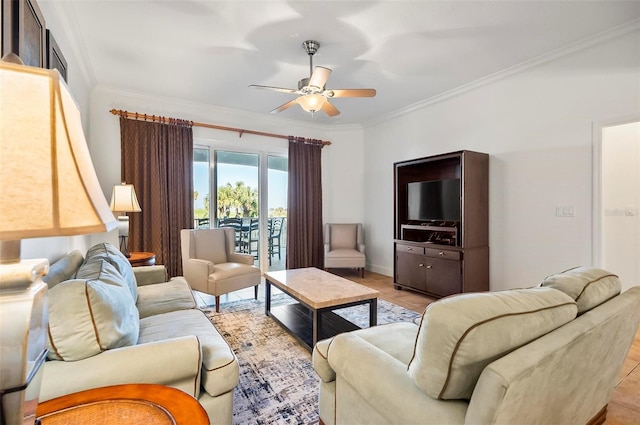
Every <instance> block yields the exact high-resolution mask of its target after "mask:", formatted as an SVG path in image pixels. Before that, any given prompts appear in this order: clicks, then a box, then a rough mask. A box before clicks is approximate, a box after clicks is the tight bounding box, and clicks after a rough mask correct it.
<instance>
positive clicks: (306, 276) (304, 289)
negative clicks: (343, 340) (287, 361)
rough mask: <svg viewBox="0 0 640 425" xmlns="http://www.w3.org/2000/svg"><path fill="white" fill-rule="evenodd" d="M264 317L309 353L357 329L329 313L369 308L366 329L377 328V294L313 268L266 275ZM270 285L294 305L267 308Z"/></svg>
mask: <svg viewBox="0 0 640 425" xmlns="http://www.w3.org/2000/svg"><path fill="white" fill-rule="evenodd" d="M264 277H265V283H266V284H265V292H266V293H265V313H266V315H267V316H271V317H272V318H273V319H274V320H275V321H276V322H278V323H280V325H282V327H284V328H285V329H287V330H288V331H289V332H290V333H291V334H293V336H295V337H296V338H297V339H298V340H299V341H300V342H301V343H302V344H303V345H304V346H305V347H306V348H307V349H309V350H311V349H312V348H313V347H314V346H315V345H316V342H318V341H319V340H321V339H325V338H330V337H332V336H335V335H337V334H339V333H341V332H349V331H353V330H356V329H360V328H359V327H358V326H356V325H354V324H353V323H351V322H349V321H348V320H346V319H344V318H343V317H341V316H339V315H337V314H335V313H334V312H333V311H332V310H338V309H341V308H347V307H353V306H356V305H361V304H369V326H375V325H376V324H377V321H378V319H377V309H378V295H379V292H378V291H376V290H373V289H370V288H367V287H366V286H363V285H359V284H357V283H354V282H351V281H349V280H347V279H343V278H341V277H340V276H336V275H334V274H331V273H328V272H325V271H324V270H320V269H317V268H315V267H309V268H303V269H293V270H282V271H277V272H267V273H265V274H264ZM271 285H274V286H276V287H277V288H279V289H280V290H281V291H282V292H284V293H285V294H287V295H289V296H290V297H292V298H293V299H295V300H296V301H298V302H297V303H294V304H287V305H282V306H278V307H273V308H271Z"/></svg>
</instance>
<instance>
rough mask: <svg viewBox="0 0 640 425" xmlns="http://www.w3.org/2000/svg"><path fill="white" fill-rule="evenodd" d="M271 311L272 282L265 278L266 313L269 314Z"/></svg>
mask: <svg viewBox="0 0 640 425" xmlns="http://www.w3.org/2000/svg"><path fill="white" fill-rule="evenodd" d="M270 311H271V282H269V279H265V280H264V314H265V315H267V316H268V315H269V312H270Z"/></svg>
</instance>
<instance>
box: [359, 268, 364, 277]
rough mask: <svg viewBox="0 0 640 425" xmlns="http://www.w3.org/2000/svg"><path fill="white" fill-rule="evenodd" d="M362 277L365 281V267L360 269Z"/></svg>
mask: <svg viewBox="0 0 640 425" xmlns="http://www.w3.org/2000/svg"><path fill="white" fill-rule="evenodd" d="M360 277H361V278H363V279H364V267H362V268H361V269H360Z"/></svg>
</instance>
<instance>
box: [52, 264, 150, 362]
mask: <svg viewBox="0 0 640 425" xmlns="http://www.w3.org/2000/svg"><path fill="white" fill-rule="evenodd" d="M101 266H102V267H101V270H100V273H99V274H98V276H97V277H94V278H92V279H73V280H67V281H64V282H61V283H59V284H58V285H56V286H54V287H53V288H52V289H51V290H50V291H49V292H48V295H49V325H48V339H47V348H48V349H49V358H50V359H55V360H65V361H75V360H81V359H84V358H87V357H91V356H93V355H96V354H98V353H100V352H102V351H104V350H108V349H111V348H117V347H124V346H128V345H133V344H135V343H136V341H137V340H138V330H139V319H138V310H137V309H136V306H135V303H134V302H133V298H132V297H131V293H130V292H129V289H128V288H127V285H126V284H125V283H124V281H123V279H122V277H121V276H120V274H119V273H118V271H117V270H116V269H115V268H114V267H113V266H112V265H111V264H110V263H108V262H106V261H102V262H101Z"/></svg>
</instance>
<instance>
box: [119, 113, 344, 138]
mask: <svg viewBox="0 0 640 425" xmlns="http://www.w3.org/2000/svg"><path fill="white" fill-rule="evenodd" d="M109 112H111V113H112V114H113V115H120V116H121V117H124V118H130V119H136V120H141V121H152V122H161V123H170V121H171V118H165V117H161V116H157V115H148V114H140V113H138V112H128V111H122V110H119V109H112V110H110V111H109ZM189 122H190V123H191V125H193V126H195V127H205V128H213V129H215V130H224V131H234V132H236V133H238V137H242V135H243V134H255V135H257V136H265V137H275V138H277V139H286V140H289V136H285V135H283V134H275V133H266V132H263V131H254V130H245V129H242V128H234V127H225V126H222V125H215V124H207V123H203V122H197V121H189ZM318 144H322V146H328V145H330V144H331V142H329V141H324V140H322V141H321V143H318Z"/></svg>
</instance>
